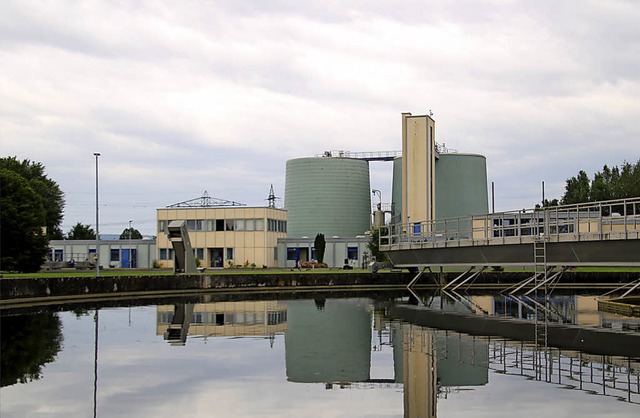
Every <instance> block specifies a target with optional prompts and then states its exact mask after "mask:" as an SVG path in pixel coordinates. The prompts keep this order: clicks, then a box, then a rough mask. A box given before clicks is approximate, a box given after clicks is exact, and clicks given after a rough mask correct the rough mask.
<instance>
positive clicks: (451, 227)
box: [380, 197, 640, 250]
mask: <svg viewBox="0 0 640 418" xmlns="http://www.w3.org/2000/svg"><path fill="white" fill-rule="evenodd" d="M541 235H544V236H545V238H546V239H547V240H548V242H566V241H584V240H614V239H615V240H626V239H640V197H634V198H629V199H616V200H608V201H601V202H589V203H581V204H574V205H562V206H552V207H543V208H533V209H522V210H516V211H505V212H497V213H487V214H480V215H473V216H465V217H452V218H445V219H436V220H432V221H421V222H408V223H407V222H405V223H396V224H393V225H387V226H385V227H383V228H382V229H381V231H380V246H381V250H390V249H393V248H439V247H459V246H470V245H499V244H507V243H518V244H521V243H529V242H533V239H534V237H536V236H541Z"/></svg>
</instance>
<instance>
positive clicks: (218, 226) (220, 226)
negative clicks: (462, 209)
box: [216, 219, 224, 231]
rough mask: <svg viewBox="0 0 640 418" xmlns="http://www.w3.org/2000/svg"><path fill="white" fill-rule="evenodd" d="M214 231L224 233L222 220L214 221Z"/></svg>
mask: <svg viewBox="0 0 640 418" xmlns="http://www.w3.org/2000/svg"><path fill="white" fill-rule="evenodd" d="M216 231H224V219H216Z"/></svg>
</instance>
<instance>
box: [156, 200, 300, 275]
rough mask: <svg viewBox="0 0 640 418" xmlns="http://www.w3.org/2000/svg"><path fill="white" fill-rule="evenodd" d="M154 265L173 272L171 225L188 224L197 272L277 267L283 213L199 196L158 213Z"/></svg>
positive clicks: (284, 231)
mask: <svg viewBox="0 0 640 418" xmlns="http://www.w3.org/2000/svg"><path fill="white" fill-rule="evenodd" d="M156 217H157V220H158V235H157V238H156V240H157V246H158V260H159V262H160V265H161V266H162V267H169V268H172V267H174V254H173V248H172V245H171V242H169V239H168V238H167V233H166V228H167V225H168V224H169V222H170V221H175V220H183V221H186V225H187V230H188V231H189V239H190V241H191V246H192V247H193V250H194V253H195V254H194V255H195V257H196V258H197V259H198V260H199V262H200V267H209V268H212V267H214V268H215V267H219V268H221V267H234V266H247V267H249V266H251V267H258V268H262V267H263V266H264V267H276V265H277V254H278V252H277V248H276V247H277V240H278V238H285V237H286V236H287V212H286V211H285V210H283V209H278V208H276V207H273V206H269V207H247V206H245V205H243V204H242V203H238V202H233V201H228V200H222V199H217V198H212V197H210V196H209V195H208V194H207V193H206V192H205V193H204V194H203V196H201V197H199V198H196V199H192V200H188V201H185V202H180V203H176V204H173V205H169V206H167V207H166V208H162V209H157V215H156Z"/></svg>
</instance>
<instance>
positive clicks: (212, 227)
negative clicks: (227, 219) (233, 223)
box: [207, 219, 216, 232]
mask: <svg viewBox="0 0 640 418" xmlns="http://www.w3.org/2000/svg"><path fill="white" fill-rule="evenodd" d="M215 230H216V220H215V219H209V220H208V221H207V231H210V232H211V231H215Z"/></svg>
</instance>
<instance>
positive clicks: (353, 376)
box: [285, 299, 371, 383]
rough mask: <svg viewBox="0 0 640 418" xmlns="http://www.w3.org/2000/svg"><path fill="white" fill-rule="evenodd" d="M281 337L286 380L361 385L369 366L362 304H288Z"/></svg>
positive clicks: (368, 335) (367, 322) (367, 324)
mask: <svg viewBox="0 0 640 418" xmlns="http://www.w3.org/2000/svg"><path fill="white" fill-rule="evenodd" d="M287 305H288V331H287V333H286V334H285V348H286V365H287V379H288V380H289V381H292V382H301V383H321V382H322V383H328V382H364V381H366V380H368V379H369V369H370V366H371V314H370V313H369V312H368V310H367V306H366V305H365V304H364V303H362V304H361V303H360V302H359V301H353V300H350V301H349V300H333V299H332V300H327V301H326V302H324V307H323V306H322V305H321V304H318V305H317V306H316V304H314V302H313V301H308V300H305V301H291V302H287Z"/></svg>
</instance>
